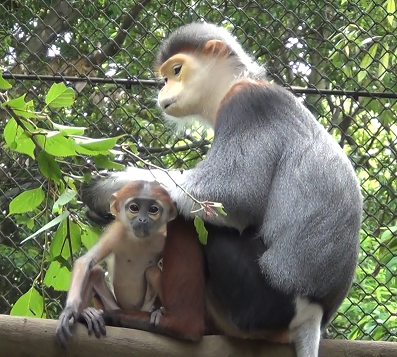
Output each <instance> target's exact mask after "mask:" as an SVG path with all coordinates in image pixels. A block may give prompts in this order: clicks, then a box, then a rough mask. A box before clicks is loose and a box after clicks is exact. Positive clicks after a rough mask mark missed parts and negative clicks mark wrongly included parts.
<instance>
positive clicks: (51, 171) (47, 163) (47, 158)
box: [37, 151, 62, 183]
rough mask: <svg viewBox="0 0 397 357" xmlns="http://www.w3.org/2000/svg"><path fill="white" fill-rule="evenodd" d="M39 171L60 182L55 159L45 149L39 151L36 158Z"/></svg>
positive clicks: (58, 169) (60, 175)
mask: <svg viewBox="0 0 397 357" xmlns="http://www.w3.org/2000/svg"><path fill="white" fill-rule="evenodd" d="M37 160H38V163H39V168H40V171H41V173H42V174H43V175H44V176H46V177H48V178H49V179H51V180H54V181H55V182H56V183H60V182H61V178H62V173H61V169H60V168H59V165H58V163H57V162H56V161H55V159H54V158H53V157H52V156H51V155H49V154H47V153H46V152H45V151H40V153H39V156H38V158H37Z"/></svg>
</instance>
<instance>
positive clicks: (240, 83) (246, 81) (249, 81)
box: [218, 78, 269, 110]
mask: <svg viewBox="0 0 397 357" xmlns="http://www.w3.org/2000/svg"><path fill="white" fill-rule="evenodd" d="M267 85H269V82H267V81H264V80H262V81H255V80H253V79H249V78H246V79H243V80H241V81H238V82H237V83H236V84H234V85H233V86H232V87H231V88H230V89H229V91H228V92H227V93H226V95H225V97H224V98H223V99H222V101H221V105H220V107H222V106H223V105H225V104H226V103H227V102H228V101H229V100H230V99H231V98H232V97H233V96H234V95H235V94H236V93H237V92H239V91H240V90H241V89H243V88H247V87H249V86H260V87H265V86H267ZM218 110H219V109H218Z"/></svg>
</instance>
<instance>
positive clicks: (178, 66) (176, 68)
mask: <svg viewBox="0 0 397 357" xmlns="http://www.w3.org/2000/svg"><path fill="white" fill-rule="evenodd" d="M181 69H182V65H177V66H175V67H174V74H175V75H177V74H179V72H180V71H181Z"/></svg>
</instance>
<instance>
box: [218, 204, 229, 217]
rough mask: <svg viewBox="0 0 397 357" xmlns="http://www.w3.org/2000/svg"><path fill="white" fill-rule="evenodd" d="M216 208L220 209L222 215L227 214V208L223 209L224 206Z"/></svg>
mask: <svg viewBox="0 0 397 357" xmlns="http://www.w3.org/2000/svg"><path fill="white" fill-rule="evenodd" d="M216 209H217V210H218V212H219V213H220V214H221V215H222V216H227V213H226V212H225V210H224V209H223V206H221V207H217V208H216Z"/></svg>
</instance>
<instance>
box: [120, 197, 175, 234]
mask: <svg viewBox="0 0 397 357" xmlns="http://www.w3.org/2000/svg"><path fill="white" fill-rule="evenodd" d="M164 217H165V212H164V208H163V206H162V204H161V202H160V201H157V200H155V199H153V198H142V197H137V198H131V199H129V200H126V201H125V203H124V217H123V218H124V219H125V220H126V221H127V222H129V227H130V229H131V230H132V232H133V233H134V236H136V237H137V238H147V237H149V236H151V235H153V234H154V233H156V232H157V231H159V230H160V228H161V227H162V226H164V225H165V224H166V223H167V221H166V220H165V219H164ZM121 218H122V217H121Z"/></svg>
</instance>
